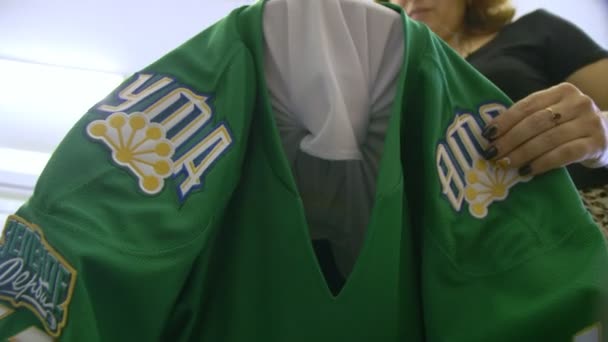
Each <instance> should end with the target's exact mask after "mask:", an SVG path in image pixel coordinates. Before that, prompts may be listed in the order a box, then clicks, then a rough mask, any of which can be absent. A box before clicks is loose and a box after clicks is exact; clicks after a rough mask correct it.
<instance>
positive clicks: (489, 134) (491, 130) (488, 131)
mask: <svg viewBox="0 0 608 342" xmlns="http://www.w3.org/2000/svg"><path fill="white" fill-rule="evenodd" d="M496 133H498V127H496V126H494V125H491V126H488V127H486V128H485V129H484V130H483V132H481V135H483V137H484V138H486V139H488V140H489V139H492V138H494V136H495V135H496Z"/></svg>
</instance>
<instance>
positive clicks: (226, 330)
mask: <svg viewBox="0 0 608 342" xmlns="http://www.w3.org/2000/svg"><path fill="white" fill-rule="evenodd" d="M264 5H265V1H259V2H257V3H256V4H254V5H251V6H246V7H242V8H240V9H237V10H235V11H234V12H232V13H231V14H230V15H229V16H227V17H226V18H224V19H222V20H221V21H219V22H218V23H216V24H214V25H213V26H211V27H210V28H208V29H207V30H205V31H203V32H202V33H200V34H199V35H197V36H195V37H194V38H192V39H191V40H190V41H188V42H186V43H185V44H183V45H182V46H180V47H178V48H177V49H176V50H174V51H173V52H171V53H169V54H167V55H166V56H164V57H163V58H161V59H160V60H159V61H157V62H155V63H153V64H152V65H150V66H149V67H147V68H145V69H144V70H142V71H141V72H139V73H137V74H135V75H133V76H132V77H130V78H129V79H128V80H126V81H125V82H124V83H123V84H122V85H121V86H120V87H118V88H117V89H116V90H115V91H114V92H112V93H111V94H110V95H109V96H108V97H107V98H105V99H103V100H102V101H101V102H100V103H98V104H96V105H95V106H93V107H92V108H91V109H90V110H89V111H88V112H87V113H86V114H85V115H84V116H83V117H82V119H81V120H80V121H79V122H78V123H76V125H75V126H74V127H73V129H72V130H71V131H70V132H69V133H68V135H67V136H66V137H65V139H64V140H63V142H62V143H61V144H60V146H59V147H58V149H57V150H56V152H55V153H54V155H53V157H52V158H51V160H50V162H49V163H48V165H47V167H46V168H45V170H44V172H43V174H42V175H41V177H40V179H39V181H38V183H37V185H36V188H35V191H34V194H33V196H32V197H31V199H30V200H29V201H28V202H27V203H26V204H25V205H24V206H23V207H22V208H20V209H19V210H18V212H17V213H15V215H13V216H11V217H9V219H8V221H7V223H6V226H5V228H4V231H3V237H2V240H0V338H1V339H3V340H4V339H8V338H11V337H13V338H16V339H17V340H27V341H46V340H52V339H57V340H61V341H79V342H80V341H87V342H95V341H112V342H114V341H161V340H162V341H207V342H245V341H247V342H249V341H262V342H285V341H289V342H300V341H301V342H309V341H316V342H326V341H327V342H329V341H351V342H354V341H362V342H363V341H384V342H397V341H450V342H475V341H480V342H482V341H484V342H485V341H493V342H496V341H535V342H536V341H576V342H582V341H585V342H587V341H588V342H597V341H601V338H602V337H601V336H600V334H601V329H602V325H604V326H605V324H606V322H605V321H602V319H603V318H605V315H603V308H605V299H606V295H607V290H606V276H607V274H608V254H607V252H606V246H605V242H604V240H603V238H602V236H601V234H600V232H599V230H598V229H597V228H596V227H595V226H594V224H593V223H592V221H591V219H590V217H589V215H588V214H587V213H586V211H585V210H584V208H583V206H582V204H581V202H580V200H579V199H578V197H577V194H576V191H575V189H574V188H573V186H572V184H571V182H570V180H569V179H568V176H567V174H566V173H565V172H564V171H563V170H558V171H554V172H551V173H549V174H546V175H543V176H538V177H535V178H534V179H531V178H522V177H520V176H519V175H518V173H517V171H516V170H511V169H505V168H502V167H501V166H498V165H494V164H493V163H489V162H486V161H484V160H483V158H481V157H480V154H481V151H483V149H484V148H485V147H486V146H487V141H485V140H484V139H483V138H482V137H481V133H480V132H481V130H482V128H483V127H484V125H485V123H487V122H488V121H489V120H490V119H491V118H492V117H494V116H496V115H499V114H500V113H501V112H502V111H503V110H504V109H505V108H506V107H507V106H509V105H510V101H509V100H508V99H507V98H506V97H505V95H503V94H502V93H501V92H500V91H498V90H497V89H496V88H495V87H494V86H493V85H492V84H491V83H489V82H488V81H487V80H486V79H484V78H483V77H482V76H481V75H480V74H478V73H477V72H476V71H474V70H473V69H472V68H471V67H470V66H468V65H467V63H466V62H465V61H463V60H462V59H461V58H460V57H458V56H457V55H456V54H455V53H454V52H453V51H452V50H450V49H449V48H448V47H447V46H446V45H445V44H443V43H442V42H441V41H440V40H439V39H438V38H437V37H436V36H434V35H433V34H432V33H431V32H430V31H429V30H428V29H427V28H426V27H424V26H423V25H420V24H418V23H416V22H413V21H411V20H409V19H408V18H407V17H406V16H405V15H404V14H403V12H402V11H401V10H400V9H399V8H396V7H392V8H393V9H394V10H396V11H399V13H400V14H401V17H402V21H403V32H404V39H405V42H404V44H405V55H404V58H403V65H402V68H401V72H400V75H399V80H398V86H397V95H396V96H395V99H394V102H393V105H392V106H393V107H392V111H391V117H390V124H389V127H388V131H387V132H386V138H385V142H384V148H383V152H382V153H383V154H382V159H381V162H380V167H379V171H378V177H377V187H376V195H375V200H374V205H373V209H372V213H371V217H370V220H369V224H368V228H367V231H366V235H365V241H364V243H363V247H362V250H361V253H360V255H359V257H358V259H357V261H356V264H355V265H354V268H353V270H352V273H351V274H350V276H349V277H348V279H347V281H346V284H345V285H344V287H343V288H342V290H341V291H340V292H339V294H337V295H334V294H332V293H331V292H330V291H329V289H328V287H327V284H326V281H325V279H324V277H323V274H322V272H321V270H320V268H319V264H318V262H317V259H316V257H315V254H314V251H313V248H312V244H311V240H310V235H309V230H308V226H307V222H306V218H305V213H304V208H303V204H302V200H301V197H300V192H299V189H298V188H297V186H296V183H295V182H294V178H293V174H292V171H291V169H290V165H289V163H288V162H287V161H286V159H285V156H284V151H283V148H282V146H281V139H280V137H279V134H278V132H277V128H276V124H275V121H274V117H273V113H272V108H271V105H270V102H269V98H268V93H267V89H266V84H265V79H264V73H263V68H264V63H263V62H264V54H263V31H262V15H263V10H264Z"/></svg>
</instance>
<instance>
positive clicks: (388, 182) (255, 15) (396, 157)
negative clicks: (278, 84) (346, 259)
mask: <svg viewBox="0 0 608 342" xmlns="http://www.w3.org/2000/svg"><path fill="white" fill-rule="evenodd" d="M267 1H268V0H260V1H258V2H257V3H255V4H253V5H251V6H250V7H249V8H248V9H247V10H246V11H245V13H244V14H245V15H243V16H242V18H241V19H243V20H245V21H247V22H248V23H244V24H243V25H242V27H251V26H253V25H255V26H257V27H258V29H257V30H241V35H242V36H243V38H244V39H243V40H244V41H245V43H246V45H247V46H248V48H249V49H250V50H251V51H252V55H253V59H254V65H255V70H256V77H257V89H256V95H257V96H256V104H255V106H256V108H257V109H258V110H257V111H256V113H257V115H259V116H257V117H254V118H252V119H253V120H254V121H255V120H259V125H253V126H254V127H258V128H259V129H260V131H259V132H255V133H252V134H261V136H262V137H263V138H262V139H261V141H262V144H263V149H264V151H265V153H264V154H265V156H266V158H267V162H268V163H269V165H270V168H271V169H272V172H273V173H274V175H275V177H276V178H278V179H279V180H280V181H281V183H282V184H283V186H284V187H285V188H286V189H287V190H288V191H289V192H290V193H291V194H292V195H293V196H294V199H295V200H297V203H298V206H299V208H298V211H299V213H300V215H299V216H300V219H299V220H294V224H293V228H295V229H298V230H299V232H298V234H299V235H302V236H303V237H306V238H305V239H304V240H305V241H306V243H307V244H308V248H307V249H308V251H309V253H308V256H307V259H309V260H310V262H313V263H314V264H315V265H314V267H315V269H316V273H317V276H318V278H319V279H318V280H319V283H322V284H324V287H325V289H324V292H326V294H327V295H328V296H329V298H331V299H332V300H336V301H337V300H340V299H341V298H343V297H344V296H347V293H349V292H350V291H349V288H351V287H353V286H354V285H353V284H354V283H356V282H357V281H358V280H357V279H358V278H360V277H361V276H362V275H361V274H359V273H361V272H359V271H358V270H359V269H361V267H362V264H364V263H365V261H366V259H368V256H369V254H370V251H369V250H370V246H369V244H370V241H369V240H370V235H372V234H375V233H376V232H375V230H377V229H381V228H389V227H374V217H375V216H377V215H379V214H378V212H379V210H378V206H379V202H381V201H382V199H383V198H384V197H386V196H389V195H391V194H393V193H394V192H395V191H403V190H402V180H403V169H402V164H401V162H400V160H401V122H402V120H401V115H402V113H401V111H402V108H403V96H402V94H403V91H404V87H405V79H406V74H407V73H408V64H407V60H408V59H407V58H406V57H405V56H404V59H403V63H402V68H401V70H400V75H399V79H398V84H397V91H396V92H395V94H396V95H395V98H394V101H393V104H392V109H391V118H390V121H389V125H388V129H387V132H386V136H385V141H384V148H383V152H382V157H381V162H380V168H379V172H378V175H377V177H378V178H377V188H376V195H375V199H374V204H373V207H372V211H371V214H370V221H369V222H370V223H369V225H368V228H367V230H366V235H365V239H364V243H363V246H362V248H361V251H360V253H359V255H358V256H357V259H356V262H355V264H354V267H353V270H352V272H351V274H350V275H349V276H348V277H347V279H346V282H345V284H344V286H343V287H342V289H341V290H340V292H339V293H338V294H337V295H335V296H334V295H333V294H332V293H331V291H330V289H329V287H328V285H327V282H326V280H325V278H324V276H323V272H322V271H321V267H320V265H319V261H318V259H317V257H316V255H315V253H314V249H313V246H312V242H311V241H310V233H309V227H308V223H307V221H306V217H305V214H304V212H305V211H304V206H303V202H302V200H301V197H300V194H299V190H298V189H297V186H296V182H295V179H294V176H293V173H292V171H291V167H290V165H289V162H288V160H287V158H286V156H285V152H284V151H283V146H282V143H281V138H280V135H279V131H278V128H277V125H276V122H275V118H274V114H273V110H272V105H271V102H270V96H269V93H268V88H267V84H266V79H265V73H264V54H265V50H264V35H263V14H264V6H265V4H266V2H267ZM389 7H391V8H392V9H395V10H397V12H399V14H400V16H401V21H402V23H404V25H403V30H404V32H403V34H404V37H407V36H406V34H407V30H406V26H407V21H406V19H405V15H404V12H403V10H402V9H400V8H397V7H394V6H389ZM405 41H406V42H407V41H408V39H406V40H405ZM406 49H407V44H406ZM289 228H291V227H289ZM286 229H288V227H286ZM393 229H399V230H400V229H401V227H393Z"/></svg>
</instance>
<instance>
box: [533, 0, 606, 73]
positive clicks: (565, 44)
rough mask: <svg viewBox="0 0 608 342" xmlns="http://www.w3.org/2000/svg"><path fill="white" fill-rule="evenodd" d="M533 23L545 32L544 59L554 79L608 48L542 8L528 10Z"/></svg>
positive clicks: (575, 68)
mask: <svg viewBox="0 0 608 342" xmlns="http://www.w3.org/2000/svg"><path fill="white" fill-rule="evenodd" d="M529 19H534V24H533V26H537V27H538V28H539V29H542V31H543V32H546V34H547V36H546V37H545V42H544V43H545V46H546V50H545V51H544V53H545V60H546V68H547V72H548V74H549V75H550V77H551V81H553V82H554V83H560V82H563V81H565V80H566V78H568V77H569V76H570V75H572V74H573V73H574V72H575V71H577V70H579V69H580V68H582V67H584V66H586V65H589V64H591V63H593V62H596V61H598V60H600V59H602V58H606V57H608V51H606V50H605V49H603V48H602V47H601V46H600V45H599V44H598V43H596V42H595V41H593V39H591V37H590V36H589V35H587V34H586V33H585V32H583V30H582V29H580V28H579V27H578V26H576V25H574V24H573V23H571V22H569V21H567V20H565V19H563V18H561V17H558V16H556V15H554V14H552V13H549V12H547V11H545V10H537V11H535V12H533V13H531V14H530V18H529Z"/></svg>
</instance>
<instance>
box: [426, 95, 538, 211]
mask: <svg viewBox="0 0 608 342" xmlns="http://www.w3.org/2000/svg"><path fill="white" fill-rule="evenodd" d="M505 110H506V107H505V106H504V105H503V104H500V103H488V104H484V105H482V106H480V107H479V108H478V109H477V112H476V113H469V112H466V111H465V112H458V113H456V115H455V117H454V119H453V121H452V122H451V124H450V125H449V126H448V128H447V130H446V133H445V139H442V140H441V141H440V142H439V144H438V145H437V149H436V152H435V158H436V166H437V174H438V176H439V182H440V183H441V187H442V193H443V195H444V196H445V198H446V199H447V200H448V202H449V203H450V205H451V206H452V208H454V210H456V211H458V212H460V211H461V210H462V206H463V203H464V202H465V201H466V202H467V204H468V207H469V213H470V214H471V215H472V216H474V217H476V218H480V219H481V218H484V217H486V215H487V214H488V207H489V206H490V205H491V204H492V203H493V202H495V201H499V200H504V199H505V198H507V197H508V195H509V189H510V188H511V187H513V186H514V185H515V184H517V183H519V182H527V181H529V180H530V179H532V177H530V176H528V177H521V176H520V175H519V173H518V172H517V170H515V169H512V168H509V167H508V166H505V165H501V164H499V163H493V162H489V161H486V160H485V159H484V158H483V157H482V152H483V151H484V149H486V148H487V146H488V141H487V140H486V139H485V138H483V136H482V135H481V132H482V129H483V127H484V126H485V124H486V123H487V122H489V121H490V120H491V119H492V118H493V117H495V116H497V115H499V114H500V113H502V112H503V111H505Z"/></svg>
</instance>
